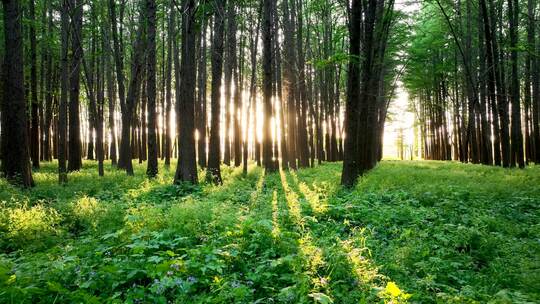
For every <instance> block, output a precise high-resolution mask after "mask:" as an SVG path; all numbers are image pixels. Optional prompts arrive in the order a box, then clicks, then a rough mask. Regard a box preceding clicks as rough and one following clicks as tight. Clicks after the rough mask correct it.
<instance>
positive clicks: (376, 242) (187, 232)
mask: <svg viewBox="0 0 540 304" xmlns="http://www.w3.org/2000/svg"><path fill="white" fill-rule="evenodd" d="M172 168H175V164H173V166H172ZM172 168H171V169H170V170H166V169H164V168H163V167H161V168H160V169H161V172H162V173H160V175H159V176H158V178H157V179H155V180H152V181H149V180H147V179H146V178H145V175H144V172H145V166H144V165H136V166H135V176H134V177H126V176H125V173H123V172H119V171H116V170H113V169H110V168H108V169H107V170H106V172H105V173H106V176H105V177H103V178H100V177H98V176H97V166H96V164H95V163H93V162H85V163H84V169H83V170H82V171H81V172H80V173H74V174H70V176H69V184H68V185H67V186H65V187H63V186H59V185H57V174H56V165H55V164H44V165H43V168H42V169H41V170H40V172H36V173H35V174H34V177H35V180H36V182H37V187H36V188H34V189H32V190H30V191H27V190H18V189H15V188H13V187H11V186H9V185H7V184H6V183H5V181H3V180H2V181H1V182H0V303H66V302H67V303H75V302H77V303H103V302H108V303H124V302H126V303H313V302H316V303H406V302H411V303H539V302H540V167H538V166H536V167H528V168H527V169H525V170H510V169H502V168H493V167H486V166H479V165H463V164H459V163H444V162H427V161H414V162H398V161H383V162H382V163H381V164H380V165H378V166H377V168H375V169H374V170H373V171H372V172H370V173H369V174H368V175H367V176H365V177H364V178H362V180H361V182H360V183H359V185H358V186H357V187H356V188H355V189H354V190H352V191H351V190H344V189H342V188H341V187H340V186H339V179H340V171H341V164H339V163H336V164H323V165H321V166H318V167H316V168H313V169H304V170H299V171H298V172H280V173H276V174H272V175H269V176H263V174H262V170H261V169H259V168H256V167H254V166H253V167H250V170H249V174H248V175H247V176H246V177H244V176H243V175H242V173H241V169H234V170H233V169H224V172H223V176H224V185H223V186H219V187H216V186H211V185H201V186H189V185H180V186H173V185H171V183H172V176H173V173H174V170H173V169H172ZM202 174H203V173H202V172H201V178H202V177H203V175H202Z"/></svg>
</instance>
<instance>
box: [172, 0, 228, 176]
mask: <svg viewBox="0 0 540 304" xmlns="http://www.w3.org/2000/svg"><path fill="white" fill-rule="evenodd" d="M196 10H197V7H196V4H195V0H185V1H184V6H183V10H182V11H183V14H182V56H181V57H182V63H181V67H180V75H181V76H180V78H181V82H180V96H181V99H178V98H177V105H176V110H177V111H176V112H177V113H182V115H181V117H180V115H177V120H176V124H177V127H178V129H179V130H178V143H179V149H180V159H179V161H178V164H177V167H176V175H175V176H174V181H175V183H177V182H180V181H187V182H191V183H193V184H196V183H197V181H198V178H197V159H196V157H197V156H196V151H195V81H196V75H197V69H196V54H195V44H196V33H197V28H196V27H197V24H196V20H197V19H196V18H197V16H196ZM218 13H219V12H218ZM218 166H219V164H218Z"/></svg>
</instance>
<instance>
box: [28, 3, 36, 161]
mask: <svg viewBox="0 0 540 304" xmlns="http://www.w3.org/2000/svg"><path fill="white" fill-rule="evenodd" d="M28 6H29V13H30V15H29V18H30V26H29V36H30V96H31V114H30V116H31V126H30V130H31V131H30V153H31V157H32V167H33V168H34V169H39V114H38V110H39V101H38V96H37V95H38V89H37V50H36V49H37V47H36V26H35V24H36V13H35V5H34V0H30V1H29V2H28Z"/></svg>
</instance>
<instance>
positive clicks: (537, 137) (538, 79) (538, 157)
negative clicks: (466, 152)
mask: <svg viewBox="0 0 540 304" xmlns="http://www.w3.org/2000/svg"><path fill="white" fill-rule="evenodd" d="M535 4H536V0H529V1H528V15H529V19H528V23H529V24H528V25H529V27H528V33H527V37H528V44H529V49H530V51H529V54H531V55H530V60H531V65H532V66H533V67H535V68H533V69H532V72H531V77H532V83H531V86H532V92H531V93H532V125H533V128H532V129H533V130H532V132H533V136H532V137H533V140H532V141H533V145H534V162H535V163H536V164H540V71H539V69H538V64H540V60H539V59H538V56H534V55H533V54H539V53H540V43H538V41H537V40H536V38H537V34H536V30H537V28H536V26H537V25H536V21H535V16H534V11H535V10H534V7H535ZM537 44H538V47H537Z"/></svg>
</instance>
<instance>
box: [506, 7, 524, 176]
mask: <svg viewBox="0 0 540 304" xmlns="http://www.w3.org/2000/svg"><path fill="white" fill-rule="evenodd" d="M508 14H509V20H510V48H511V51H510V56H511V59H510V60H511V65H512V71H511V83H510V98H511V100H512V142H511V143H512V152H511V160H510V162H511V164H512V166H515V165H516V163H517V165H518V166H519V167H520V168H524V167H525V161H524V154H523V133H522V130H521V100H520V93H519V91H520V85H519V74H518V64H519V63H518V50H517V48H518V20H519V5H518V1H517V0H508Z"/></svg>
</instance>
